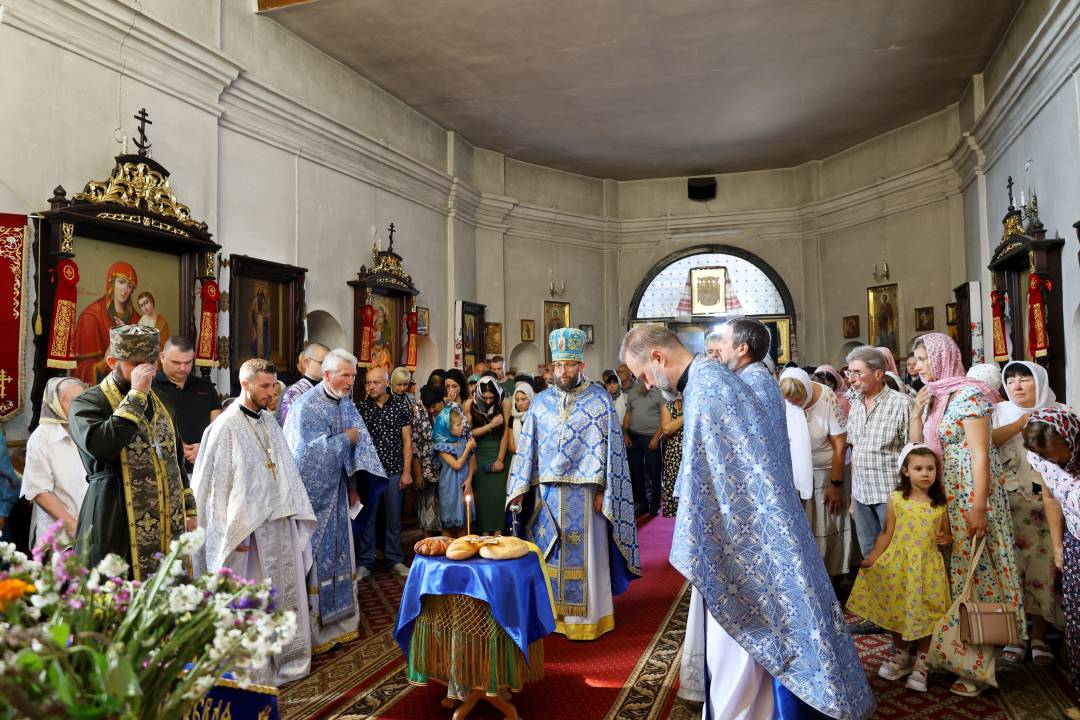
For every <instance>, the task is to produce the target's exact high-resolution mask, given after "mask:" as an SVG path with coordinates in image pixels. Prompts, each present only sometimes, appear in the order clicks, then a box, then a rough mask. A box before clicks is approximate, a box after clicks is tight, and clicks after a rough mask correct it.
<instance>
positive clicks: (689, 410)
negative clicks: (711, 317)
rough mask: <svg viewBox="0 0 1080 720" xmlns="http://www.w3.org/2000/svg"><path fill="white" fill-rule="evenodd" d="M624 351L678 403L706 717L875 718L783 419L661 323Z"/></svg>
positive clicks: (633, 338) (680, 555) (680, 559)
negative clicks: (796, 481)
mask: <svg viewBox="0 0 1080 720" xmlns="http://www.w3.org/2000/svg"><path fill="white" fill-rule="evenodd" d="M622 356H623V360H624V362H626V364H627V365H628V366H629V367H630V370H631V371H632V372H633V373H634V374H635V375H637V376H638V377H639V378H643V379H644V381H645V384H646V386H647V387H653V386H655V387H658V388H660V389H661V390H662V391H664V392H665V393H666V394H674V393H675V392H676V391H680V392H682V394H683V412H684V415H685V418H686V419H685V422H684V424H683V457H682V464H681V466H680V469H679V477H678V480H677V487H678V488H679V490H680V495H679V511H678V514H677V516H676V521H675V533H674V537H673V539H672V547H671V554H670V558H669V559H670V562H671V564H672V565H673V566H674V567H675V568H676V569H677V570H678V571H679V572H680V573H682V574H683V575H684V576H685V577H686V578H687V579H688V580H689V581H690V582H691V583H692V584H693V585H694V587H695V588H696V589H697V590H698V592H699V593H700V595H701V598H702V599H703V601H704V605H705V610H706V611H707V612H705V613H704V615H705V618H704V620H705V627H704V628H703V629H702V630H701V632H702V633H703V635H704V638H705V646H706V658H705V686H706V687H705V696H706V697H705V706H704V709H703V717H705V718H712V719H713V720H720V719H723V720H728V719H731V718H739V719H742V718H746V719H747V720H750V719H753V720H758V719H759V718H771V717H783V718H788V717H820V716H822V715H824V716H828V717H833V718H844V719H847V718H864V717H867V716H869V715H870V713H871V712H872V711H873V707H874V699H873V694H872V693H871V690H870V686H869V684H868V683H867V681H866V676H865V674H864V673H863V669H862V665H861V663H860V662H859V658H858V655H857V654H856V652H855V645H854V643H853V642H852V640H851V637H850V636H849V635H848V633H847V625H846V623H845V621H844V613H843V609H842V608H841V606H840V603H839V602H838V601H837V599H836V595H835V593H834V592H833V589H832V585H831V583H830V582H829V576H828V574H827V573H826V571H825V566H824V564H823V563H822V561H821V558H820V556H819V554H818V550H817V546H816V545H815V544H814V539H813V537H812V536H811V533H810V528H809V525H808V524H807V522H806V517H805V515H804V514H803V510H802V506H801V504H800V502H799V498H798V494H797V492H796V491H795V488H794V486H793V483H792V477H791V462H790V456H789V453H788V447H787V437H786V435H785V434H784V433H783V432H782V426H781V425H780V424H779V423H778V422H777V418H776V417H775V415H774V414H773V413H770V412H769V410H768V409H767V407H766V405H765V404H764V403H762V401H761V399H760V398H759V397H758V396H757V394H756V393H755V392H754V391H753V389H752V388H751V387H750V386H749V385H748V384H747V383H746V382H744V381H743V379H742V378H741V377H740V376H737V375H736V374H734V373H733V372H731V371H730V370H729V369H728V368H727V367H726V366H725V365H723V364H722V363H717V362H711V361H708V360H707V359H705V358H702V357H699V358H696V359H694V358H693V356H692V355H691V354H690V352H689V351H688V350H687V349H686V348H685V347H684V346H683V345H682V343H681V342H679V339H678V338H677V337H676V336H675V335H674V334H673V333H671V332H670V331H668V330H667V329H666V328H664V327H663V326H660V325H645V326H642V327H639V328H635V329H633V330H631V331H630V333H628V334H627V336H626V338H625V339H624V340H623V346H622ZM779 417H780V418H782V417H783V415H780V416H779Z"/></svg>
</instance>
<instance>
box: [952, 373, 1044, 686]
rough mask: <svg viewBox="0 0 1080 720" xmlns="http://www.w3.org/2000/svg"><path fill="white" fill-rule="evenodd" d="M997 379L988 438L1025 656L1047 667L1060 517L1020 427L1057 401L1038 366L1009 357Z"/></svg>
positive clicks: (1013, 648) (1019, 651) (1017, 654)
mask: <svg viewBox="0 0 1080 720" xmlns="http://www.w3.org/2000/svg"><path fill="white" fill-rule="evenodd" d="M976 367H979V366H977V365H976V366H974V367H972V370H974V369H975V368H976ZM995 369H996V368H995ZM968 374H969V375H970V374H971V373H970V372H969V373H968ZM999 377H1003V378H1004V381H1005V394H1006V395H1007V396H1008V398H1009V399H1008V401H1007V402H1000V403H998V404H997V405H995V406H994V415H993V419H992V424H993V430H992V431H991V434H990V437H991V439H992V440H993V443H994V446H995V447H997V449H998V458H999V459H1000V460H1001V467H1002V471H1003V473H1004V475H1005V489H1006V490H1008V491H1009V506H1010V509H1011V511H1012V520H1013V535H1014V537H1015V539H1016V564H1017V565H1018V566H1019V569H1020V575H1021V578H1022V582H1023V588H1024V609H1025V610H1026V611H1027V616H1028V619H1029V620H1030V621H1031V659H1032V661H1033V662H1034V663H1036V664H1037V665H1052V664H1053V663H1054V655H1053V653H1052V652H1051V651H1050V648H1049V647H1048V646H1047V645H1046V631H1047V629H1048V626H1049V625H1053V626H1055V627H1057V628H1059V629H1060V628H1063V627H1064V623H1065V617H1064V614H1063V613H1062V608H1061V596H1060V595H1059V594H1058V593H1056V592H1055V591H1054V585H1055V583H1054V565H1055V558H1059V559H1060V558H1061V553H1062V538H1063V535H1062V523H1063V518H1062V514H1061V506H1060V505H1058V504H1057V501H1056V500H1054V498H1053V497H1051V496H1050V495H1049V494H1045V495H1044V494H1043V492H1042V487H1043V478H1042V475H1040V474H1039V473H1038V471H1037V470H1035V469H1034V468H1032V467H1031V465H1030V464H1029V463H1028V458H1027V451H1026V450H1025V449H1024V438H1023V433H1022V432H1021V431H1022V430H1023V429H1024V425H1025V424H1026V423H1027V421H1028V417H1030V416H1031V413H1033V412H1034V411H1036V410H1042V409H1044V408H1049V407H1060V405H1059V404H1058V403H1057V402H1056V400H1057V398H1056V397H1055V396H1054V391H1053V390H1051V389H1050V381H1049V378H1048V377H1047V374H1046V370H1045V369H1043V367H1042V366H1041V365H1037V364H1036V363H1033V362H1025V361H1014V362H1011V363H1009V364H1008V365H1006V366H1005V369H1004V370H1003V371H1002V372H1001V374H1000V376H999ZM987 382H989V381H987ZM999 382H1000V381H999ZM1055 530H1056V532H1055ZM1026 654H1027V648H1026V647H1025V646H1023V645H1006V646H1005V650H1004V651H1003V652H1002V657H1003V658H1004V659H1006V660H1010V661H1012V662H1020V661H1022V660H1023V659H1024V657H1025V656H1026Z"/></svg>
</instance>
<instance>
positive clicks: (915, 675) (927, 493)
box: [848, 443, 952, 692]
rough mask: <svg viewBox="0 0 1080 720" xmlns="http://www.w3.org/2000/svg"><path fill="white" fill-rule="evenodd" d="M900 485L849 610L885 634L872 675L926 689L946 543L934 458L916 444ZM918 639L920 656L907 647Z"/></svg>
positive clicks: (944, 594) (941, 609) (945, 602)
mask: <svg viewBox="0 0 1080 720" xmlns="http://www.w3.org/2000/svg"><path fill="white" fill-rule="evenodd" d="M898 464H899V468H900V485H899V488H898V489H897V490H896V491H895V492H893V493H892V495H890V496H889V501H888V506H887V507H888V516H887V518H886V521H885V529H884V530H882V531H881V534H880V535H878V539H877V542H876V543H875V544H874V549H873V550H871V551H870V554H869V555H868V556H867V557H866V559H864V560H863V561H862V564H861V566H862V570H860V571H859V577H858V578H857V579H856V580H855V587H854V588H853V589H852V591H851V597H850V598H849V599H848V610H850V611H851V612H853V613H855V614H857V615H860V616H861V617H863V618H865V619H867V620H870V621H872V622H874V623H876V624H877V625H879V626H881V627H883V628H885V629H886V630H888V631H890V632H891V633H892V636H893V645H894V647H893V656H892V657H891V658H890V659H888V660H886V661H885V662H884V663H882V664H881V667H880V668H879V669H878V675H880V676H881V677H883V678H885V679H886V680H899V679H900V678H902V677H904V676H905V675H910V676H911V677H909V678H908V681H907V687H908V688H909V689H911V690H917V691H919V692H926V673H927V662H926V652H927V650H929V648H930V635H931V633H932V632H933V629H934V623H936V622H937V621H938V620H940V619H941V617H942V616H943V615H944V614H945V613H946V612H947V611H948V609H949V605H950V604H951V600H950V597H949V577H948V575H947V574H946V573H945V562H944V560H943V559H942V557H941V551H940V550H938V546H939V545H948V544H949V543H950V542H952V535H951V533H950V531H949V519H948V515H947V513H946V512H945V506H946V500H945V487H944V485H943V484H942V482H941V477H940V472H939V469H938V463H937V456H936V455H935V454H934V452H933V450H931V449H930V448H928V447H927V446H926V445H923V444H922V443H909V444H908V445H907V446H906V447H905V448H904V450H903V451H902V452H901V453H900V460H899V463H898ZM912 641H917V648H918V657H917V658H913V657H912V656H911V653H910V652H909V651H908V649H907V646H908V645H910V643H911V642H912Z"/></svg>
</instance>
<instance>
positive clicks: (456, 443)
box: [431, 403, 476, 537]
mask: <svg viewBox="0 0 1080 720" xmlns="http://www.w3.org/2000/svg"><path fill="white" fill-rule="evenodd" d="M464 427H465V414H464V413H463V412H462V411H461V407H460V406H459V405H458V404H457V403H447V405H446V407H444V408H443V409H442V412H440V413H439V414H438V415H437V416H436V417H435V424H434V426H433V427H432V429H431V441H432V443H433V445H434V448H435V452H436V453H438V455H439V461H440V462H441V463H442V471H441V472H440V474H439V514H440V516H441V518H442V524H443V530H444V531H445V532H446V534H447V535H451V536H454V537H461V535H463V534H464V533H463V530H464V528H465V495H472V479H473V474H474V473H475V472H476V453H475V452H474V450H475V449H476V441H475V440H473V439H472V438H471V437H470V438H469V439H468V440H465V439H464V438H462V437H461V435H462V430H463V429H464ZM475 507H476V504H475V503H472V504H471V505H470V509H472V510H473V516H474V517H475Z"/></svg>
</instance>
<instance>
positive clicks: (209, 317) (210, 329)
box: [195, 279, 221, 368]
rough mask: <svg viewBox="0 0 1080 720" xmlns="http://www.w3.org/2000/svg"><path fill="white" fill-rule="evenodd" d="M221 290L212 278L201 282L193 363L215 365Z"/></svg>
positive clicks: (205, 365)
mask: <svg viewBox="0 0 1080 720" xmlns="http://www.w3.org/2000/svg"><path fill="white" fill-rule="evenodd" d="M220 299H221V290H220V289H219V288H218V284H217V283H216V282H214V281H213V280H212V279H209V280H203V283H202V314H201V317H200V320H199V344H198V346H197V347H196V348H195V364H196V365H198V366H199V367H210V368H212V367H217V364H218V361H217V328H218V301H219V300H220Z"/></svg>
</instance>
